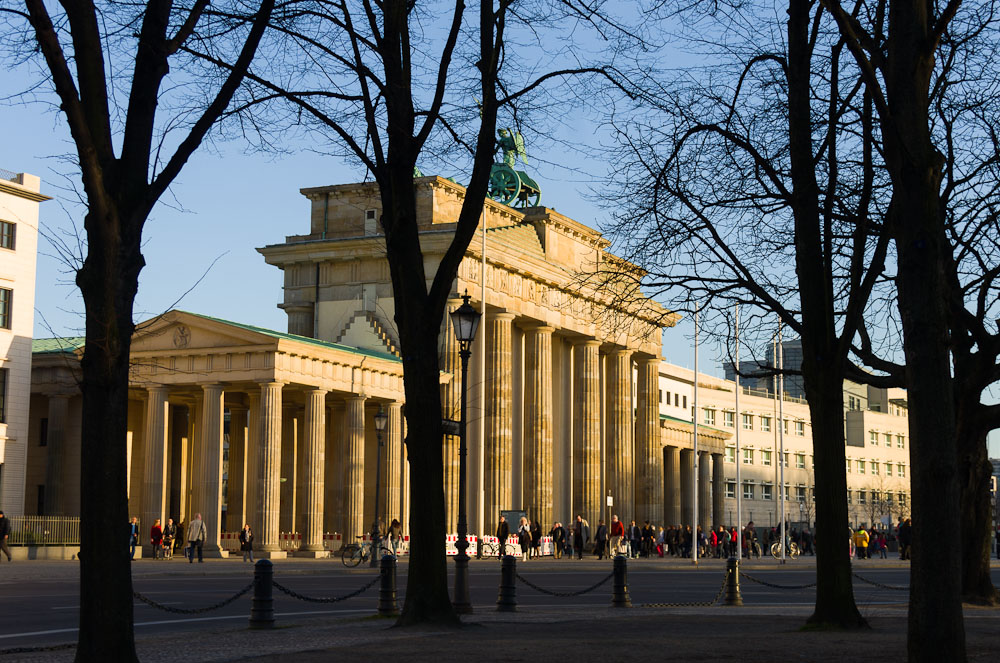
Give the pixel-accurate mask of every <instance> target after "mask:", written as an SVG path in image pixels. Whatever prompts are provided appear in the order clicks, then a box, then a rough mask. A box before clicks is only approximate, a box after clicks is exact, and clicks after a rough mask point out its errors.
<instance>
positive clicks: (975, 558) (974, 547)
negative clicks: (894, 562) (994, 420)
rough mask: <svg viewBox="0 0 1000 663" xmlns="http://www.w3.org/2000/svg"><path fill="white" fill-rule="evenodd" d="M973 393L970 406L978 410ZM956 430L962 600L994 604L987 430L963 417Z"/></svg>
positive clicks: (990, 473) (996, 600)
mask: <svg viewBox="0 0 1000 663" xmlns="http://www.w3.org/2000/svg"><path fill="white" fill-rule="evenodd" d="M978 397H979V394H976V401H975V403H969V405H970V409H971V408H972V407H979V398H978ZM963 409H964V408H963V406H962V405H959V417H958V422H957V425H956V428H955V439H956V443H957V445H958V476H959V481H960V488H961V497H960V500H961V502H960V505H961V506H960V508H961V519H960V521H959V528H958V529H959V532H960V536H961V541H962V542H961V555H962V599H963V600H964V601H967V602H969V603H977V604H980V605H997V602H998V598H1000V597H998V596H997V590H996V587H994V586H993V580H992V578H990V537H991V535H992V531H991V529H990V528H991V526H992V519H991V515H992V508H991V507H992V504H990V477H991V476H992V474H993V464H992V463H991V462H990V460H989V454H988V452H987V448H986V433H987V431H986V430H984V429H983V428H982V426H975V425H970V422H969V421H968V418H967V417H966V416H962V411H963Z"/></svg>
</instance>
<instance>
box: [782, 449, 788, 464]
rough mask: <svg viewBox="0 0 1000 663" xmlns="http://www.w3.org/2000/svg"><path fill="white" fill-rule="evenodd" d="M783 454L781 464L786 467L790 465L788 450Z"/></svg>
mask: <svg viewBox="0 0 1000 663" xmlns="http://www.w3.org/2000/svg"><path fill="white" fill-rule="evenodd" d="M781 456H782V457H781V464H782V465H783V466H785V467H788V452H787V451H786V452H785V453H783V454H782V455H781Z"/></svg>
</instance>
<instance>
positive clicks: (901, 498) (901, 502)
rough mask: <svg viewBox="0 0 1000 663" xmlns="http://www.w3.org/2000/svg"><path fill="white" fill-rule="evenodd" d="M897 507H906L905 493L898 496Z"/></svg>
mask: <svg viewBox="0 0 1000 663" xmlns="http://www.w3.org/2000/svg"><path fill="white" fill-rule="evenodd" d="M899 506H906V493H900V494H899Z"/></svg>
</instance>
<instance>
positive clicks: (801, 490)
mask: <svg viewBox="0 0 1000 663" xmlns="http://www.w3.org/2000/svg"><path fill="white" fill-rule="evenodd" d="M795 499H796V500H797V501H799V502H805V501H806V487H805V486H801V485H799V486H795Z"/></svg>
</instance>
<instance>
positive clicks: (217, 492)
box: [195, 384, 228, 557]
mask: <svg viewBox="0 0 1000 663" xmlns="http://www.w3.org/2000/svg"><path fill="white" fill-rule="evenodd" d="M201 389H202V393H203V394H204V396H205V401H204V407H203V409H202V415H201V420H202V426H201V456H200V461H201V468H200V471H199V473H198V476H199V477H200V479H201V483H202V493H201V494H202V499H203V502H202V505H201V507H200V508H201V517H202V519H203V520H204V521H205V527H206V528H207V529H208V536H207V537H206V538H205V545H204V552H205V555H207V556H209V557H226V556H228V553H227V552H225V551H223V550H222V546H221V545H220V544H219V542H220V536H219V534H220V532H221V531H222V451H223V416H222V414H223V413H222V410H223V407H224V401H223V398H224V393H223V391H222V385H221V384H205V385H202V387H201ZM195 508H196V509H197V508H198V507H197V506H196V507H195Z"/></svg>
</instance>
